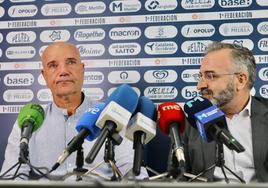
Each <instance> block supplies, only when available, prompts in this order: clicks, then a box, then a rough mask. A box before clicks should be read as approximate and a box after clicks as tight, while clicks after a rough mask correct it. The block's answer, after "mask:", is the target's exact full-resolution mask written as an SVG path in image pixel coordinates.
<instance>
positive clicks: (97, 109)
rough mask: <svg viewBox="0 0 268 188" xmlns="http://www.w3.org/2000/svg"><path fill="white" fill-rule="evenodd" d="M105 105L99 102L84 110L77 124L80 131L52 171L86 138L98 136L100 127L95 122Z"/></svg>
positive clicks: (92, 138)
mask: <svg viewBox="0 0 268 188" xmlns="http://www.w3.org/2000/svg"><path fill="white" fill-rule="evenodd" d="M104 107H105V103H97V104H96V105H95V106H94V107H93V108H89V109H88V110H87V111H86V112H84V114H83V115H82V116H81V117H80V119H79V120H78V123H77V125H76V130H77V131H78V132H79V133H78V134H77V135H76V136H75V137H73V139H72V140H71V141H70V142H69V144H68V146H67V148H66V149H65V150H64V151H63V153H62V154H61V155H60V156H59V158H58V160H57V162H56V163H55V164H54V165H53V167H52V169H51V171H50V172H52V171H54V170H56V169H57V168H58V167H59V166H60V165H61V164H62V163H63V162H64V161H65V160H66V159H67V158H68V157H69V155H70V154H71V153H73V152H74V151H76V150H77V149H78V148H79V147H80V146H81V145H82V144H83V142H84V139H85V138H86V139H87V140H89V141H92V140H94V139H95V138H97V137H98V135H99V133H100V128H98V127H97V126H96V125H95V123H96V121H97V119H98V117H99V115H100V113H101V111H102V110H103V109H104Z"/></svg>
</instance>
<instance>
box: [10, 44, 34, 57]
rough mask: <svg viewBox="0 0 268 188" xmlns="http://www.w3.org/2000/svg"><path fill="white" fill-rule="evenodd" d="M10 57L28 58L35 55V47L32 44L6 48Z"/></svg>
mask: <svg viewBox="0 0 268 188" xmlns="http://www.w3.org/2000/svg"><path fill="white" fill-rule="evenodd" d="M6 56H7V58H9V59H28V58H32V57H34V56H35V48H34V47H32V46H16V47H9V48H8V49H7V50H6Z"/></svg>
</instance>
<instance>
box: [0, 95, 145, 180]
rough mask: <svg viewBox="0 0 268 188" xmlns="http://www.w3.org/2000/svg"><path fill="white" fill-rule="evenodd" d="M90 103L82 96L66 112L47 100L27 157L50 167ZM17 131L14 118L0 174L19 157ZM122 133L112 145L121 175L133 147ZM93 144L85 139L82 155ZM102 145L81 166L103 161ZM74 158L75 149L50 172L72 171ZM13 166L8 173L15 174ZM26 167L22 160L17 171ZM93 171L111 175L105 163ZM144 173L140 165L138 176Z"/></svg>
mask: <svg viewBox="0 0 268 188" xmlns="http://www.w3.org/2000/svg"><path fill="white" fill-rule="evenodd" d="M89 107H93V103H92V102H91V101H90V100H89V98H87V97H85V98H84V101H83V103H82V104H81V105H80V106H79V107H78V108H77V109H76V112H75V114H73V115H71V116H68V115H67V110H66V109H62V108H59V107H57V106H56V104H55V103H49V104H48V105H47V106H46V107H45V119H44V122H43V124H42V126H41V127H40V128H39V129H38V130H36V131H35V132H34V133H33V134H32V137H31V139H30V142H29V159H30V162H31V164H32V165H34V166H37V167H47V168H48V169H51V167H52V166H53V165H54V164H55V162H56V161H57V159H58V157H59V156H60V155H61V153H62V152H63V150H64V149H65V148H66V146H67V145H68V143H69V142H70V140H71V139H72V138H73V137H74V136H75V135H77V131H76V129H75V127H76V124H77V122H78V120H79V118H80V117H81V116H82V114H83V113H84V112H85V111H86V110H87V109H88V108H89ZM20 134H21V130H20V129H19V127H18V124H17V121H16V122H15V125H14V127H13V129H12V131H11V134H10V136H9V139H8V145H7V148H6V152H5V160H4V163H3V166H2V170H1V174H2V173H3V172H5V171H6V170H7V169H9V168H10V167H11V166H12V165H14V164H15V163H16V162H17V161H18V157H19V143H20ZM124 134H125V129H123V130H122V131H121V132H120V135H121V136H122V137H123V138H124V139H123V141H122V143H121V144H120V145H119V146H115V161H116V166H117V167H118V168H119V170H120V171H121V173H122V174H123V175H124V174H126V173H127V172H128V171H129V170H131V169H132V166H133V157H134V151H133V149H132V148H133V143H132V142H131V141H129V140H128V139H126V138H125V137H124ZM93 144H94V141H92V142H89V141H87V140H85V141H84V144H83V149H84V157H86V156H87V154H88V153H89V151H90V150H91V148H92V146H93ZM104 145H105V143H104V144H103V147H102V148H101V150H100V151H99V153H98V155H97V157H96V158H95V160H94V162H93V163H92V164H87V163H84V168H86V169H89V170H90V169H92V168H93V167H95V166H96V165H97V164H98V163H100V162H101V161H103V157H104V147H105V146H104ZM75 161H76V152H73V153H72V154H71V155H70V156H69V157H68V158H67V160H66V161H65V162H64V163H63V164H62V165H60V166H59V167H58V169H57V170H55V171H54V172H53V173H52V175H57V176H64V175H66V174H69V173H71V172H73V169H74V168H76V163H75ZM14 170H15V169H14ZM14 170H13V171H11V172H10V173H9V174H14V172H15V171H14ZM29 171H30V169H29V167H28V165H25V164H23V165H22V166H21V168H20V171H19V172H23V173H27V174H29ZM94 172H96V173H99V174H101V175H102V176H105V177H111V176H112V175H113V173H112V169H111V168H110V165H109V164H107V163H104V164H102V165H100V166H99V167H98V168H97V169H96V170H95V171H94ZM146 176H147V172H146V170H145V169H142V171H141V176H140V177H146Z"/></svg>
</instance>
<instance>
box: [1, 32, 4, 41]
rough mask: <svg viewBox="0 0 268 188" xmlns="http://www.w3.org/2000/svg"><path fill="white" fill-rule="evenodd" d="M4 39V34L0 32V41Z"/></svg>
mask: <svg viewBox="0 0 268 188" xmlns="http://www.w3.org/2000/svg"><path fill="white" fill-rule="evenodd" d="M3 39H4V37H3V34H2V33H0V43H1V42H3Z"/></svg>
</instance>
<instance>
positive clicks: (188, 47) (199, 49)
mask: <svg viewBox="0 0 268 188" xmlns="http://www.w3.org/2000/svg"><path fill="white" fill-rule="evenodd" d="M209 43H212V41H210V40H195V41H185V42H183V43H182V45H181V50H182V51H183V52H184V53H186V54H194V53H197V54H199V53H204V52H205V51H206V49H207V46H208V44H209Z"/></svg>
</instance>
